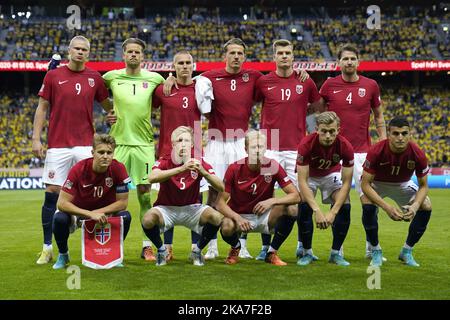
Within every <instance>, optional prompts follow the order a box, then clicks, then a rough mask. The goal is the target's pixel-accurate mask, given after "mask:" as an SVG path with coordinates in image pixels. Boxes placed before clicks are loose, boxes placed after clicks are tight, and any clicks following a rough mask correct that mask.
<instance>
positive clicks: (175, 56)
mask: <svg viewBox="0 0 450 320" xmlns="http://www.w3.org/2000/svg"><path fill="white" fill-rule="evenodd" d="M180 54H187V55H189V56H190V57H191V61H192V62H194V58H193V57H192V54H191V53H190V52H189V51H187V50H180V51H178V52H177V53H175V54H174V56H173V63H174V64H175V59H176V58H177V57H178V56H179V55H180Z"/></svg>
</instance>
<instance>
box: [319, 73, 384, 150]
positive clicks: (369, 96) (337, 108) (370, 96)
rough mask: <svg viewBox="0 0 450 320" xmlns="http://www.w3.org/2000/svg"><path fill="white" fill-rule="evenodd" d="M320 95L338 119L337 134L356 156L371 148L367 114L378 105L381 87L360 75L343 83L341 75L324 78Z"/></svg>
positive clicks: (368, 115)
mask: <svg viewBox="0 0 450 320" xmlns="http://www.w3.org/2000/svg"><path fill="white" fill-rule="evenodd" d="M320 95H321V96H322V97H323V98H324V100H325V101H326V102H327V105H328V111H334V112H336V114H337V115H338V117H339V118H340V119H341V129H340V133H341V134H342V135H343V136H344V137H345V138H346V139H347V140H348V141H350V143H351V144H352V146H353V149H354V150H355V152H356V153H364V152H367V150H369V147H370V145H371V142H370V135H369V122H370V112H371V111H372V109H375V108H378V107H379V106H380V104H381V98H380V88H379V87H378V84H377V82H376V81H375V80H372V79H369V78H366V77H364V76H361V75H359V79H358V81H356V82H346V81H344V79H342V75H339V76H337V77H334V78H330V79H327V80H326V81H325V82H324V83H323V85H322V87H321V88H320Z"/></svg>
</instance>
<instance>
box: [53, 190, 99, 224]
mask: <svg viewBox="0 0 450 320" xmlns="http://www.w3.org/2000/svg"><path fill="white" fill-rule="evenodd" d="M72 201H73V196H72V195H71V194H69V193H67V192H65V191H63V190H61V191H60V193H59V197H58V202H57V204H56V206H57V208H58V210H60V211H62V212H65V213H68V214H72V215H77V216H81V217H84V218H88V219H92V220H95V221H97V222H100V223H106V222H107V220H106V216H105V214H104V213H101V212H95V211H90V210H85V209H82V208H79V207H78V206H76V205H74V204H73V203H72Z"/></svg>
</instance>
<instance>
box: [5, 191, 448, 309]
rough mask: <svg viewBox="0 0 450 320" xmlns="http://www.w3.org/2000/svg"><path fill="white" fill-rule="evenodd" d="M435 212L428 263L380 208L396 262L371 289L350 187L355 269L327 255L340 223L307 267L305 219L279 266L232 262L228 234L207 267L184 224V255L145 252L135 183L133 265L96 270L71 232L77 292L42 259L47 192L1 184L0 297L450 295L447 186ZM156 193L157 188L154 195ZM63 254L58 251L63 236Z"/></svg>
mask: <svg viewBox="0 0 450 320" xmlns="http://www.w3.org/2000/svg"><path fill="white" fill-rule="evenodd" d="M430 197H431V200H432V203H433V213H432V216H431V220H430V223H429V225H428V229H427V231H426V233H425V235H424V236H423V237H422V239H421V241H420V242H419V243H418V244H417V245H416V248H415V250H414V256H415V258H416V260H417V261H418V262H419V263H420V264H421V266H420V267H419V268H411V267H407V266H405V265H403V264H402V263H401V262H400V261H399V260H398V259H397V256H398V253H399V251H400V248H401V247H402V245H403V243H404V241H405V239H406V234H407V231H408V226H409V224H408V223H405V222H394V221H392V220H390V219H389V218H388V217H387V215H386V214H385V213H384V212H381V213H380V215H379V225H380V228H379V229H380V243H381V245H382V247H383V253H384V256H385V257H386V258H387V259H388V261H387V262H386V263H385V264H384V265H383V266H382V268H381V289H379V290H376V289H375V290H369V289H368V288H367V278H368V277H369V276H370V274H368V273H367V267H368V263H369V261H368V260H366V259H365V258H364V252H365V233H364V229H363V227H362V224H361V207H360V204H359V201H358V199H357V197H356V194H355V192H354V191H353V190H352V191H351V198H352V206H353V207H352V222H351V226H350V230H349V234H348V236H347V239H346V241H345V243H344V251H345V257H346V259H347V260H348V261H349V262H350V263H351V266H350V267H347V268H344V267H338V266H336V265H332V264H329V263H328V262H327V260H328V255H329V249H330V246H331V230H326V231H323V230H318V229H316V230H315V231H314V238H313V248H314V253H315V254H316V255H317V256H319V257H320V260H319V261H317V262H314V263H313V264H312V265H310V266H307V267H299V266H297V265H296V258H295V249H296V244H297V225H295V226H294V229H293V232H292V233H291V235H290V237H289V238H288V239H287V240H286V242H285V243H284V245H283V246H282V247H281V249H280V251H279V254H280V256H281V258H282V259H283V260H284V261H286V262H287V263H288V266H286V267H275V266H272V265H268V264H266V263H264V262H260V261H256V260H254V259H253V260H244V259H241V261H240V263H239V264H237V265H233V266H228V265H225V264H224V262H223V261H224V258H225V256H226V254H227V252H228V247H227V245H226V243H225V242H223V240H222V239H220V236H219V252H220V257H219V258H218V259H216V260H214V261H207V262H206V265H205V266H204V267H196V266H193V265H191V264H190V263H189V261H188V260H187V257H188V255H189V252H190V232H189V230H187V229H185V228H183V227H176V228H175V237H174V256H175V260H174V261H172V262H170V263H169V264H168V265H167V266H164V267H156V266H155V265H154V264H153V263H148V262H145V261H144V260H142V259H141V258H140V250H141V239H142V238H141V229H140V224H139V214H138V210H137V209H138V202H137V198H136V193H135V191H132V192H131V193H130V201H129V210H130V211H131V212H132V215H133V221H132V225H131V229H130V233H129V235H128V238H127V239H126V241H125V249H124V254H125V260H124V264H125V267H124V268H114V269H111V270H92V269H89V268H86V267H84V266H82V265H81V245H80V231H79V230H78V231H77V232H76V233H75V234H72V235H71V237H70V239H69V250H70V257H71V264H72V265H78V266H80V268H81V289H80V290H69V289H68V288H67V286H66V281H67V279H68V277H69V276H70V274H67V273H66V271H65V270H56V271H55V270H53V269H52V268H51V266H52V264H48V265H37V264H36V263H35V262H36V259H37V253H38V252H39V251H40V250H41V246H42V228H41V213H40V210H41V209H40V208H41V205H42V201H43V198H44V194H43V191H41V190H38V191H36V190H35V191H2V192H1V196H0V243H1V246H0V257H1V263H0V284H1V286H0V299H107V300H110V299H177V300H178V299H230V300H234V299H258V300H259V299H294V300H303V299H364V300H365V299H449V298H450V277H449V275H448V272H449V269H448V266H449V265H450V255H449V249H448V248H449V244H450V230H449V229H450V216H449V215H448V211H447V210H448V208H449V207H450V197H449V191H448V190H444V189H441V190H437V189H433V190H431V191H430ZM152 199H153V200H154V199H155V194H153V195H152ZM260 245H261V240H260V235H259V234H250V235H249V237H248V248H249V251H250V253H251V254H253V255H254V256H256V255H257V254H258V252H259V249H260ZM54 254H55V256H56V254H57V249H56V243H54Z"/></svg>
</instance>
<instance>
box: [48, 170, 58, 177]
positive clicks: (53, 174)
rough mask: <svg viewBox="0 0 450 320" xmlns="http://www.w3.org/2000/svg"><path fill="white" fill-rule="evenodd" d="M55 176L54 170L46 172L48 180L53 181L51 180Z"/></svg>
mask: <svg viewBox="0 0 450 320" xmlns="http://www.w3.org/2000/svg"><path fill="white" fill-rule="evenodd" d="M55 175H56V172H55V170H50V171H49V172H48V177H49V178H50V179H53V178H54V177H55Z"/></svg>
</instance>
